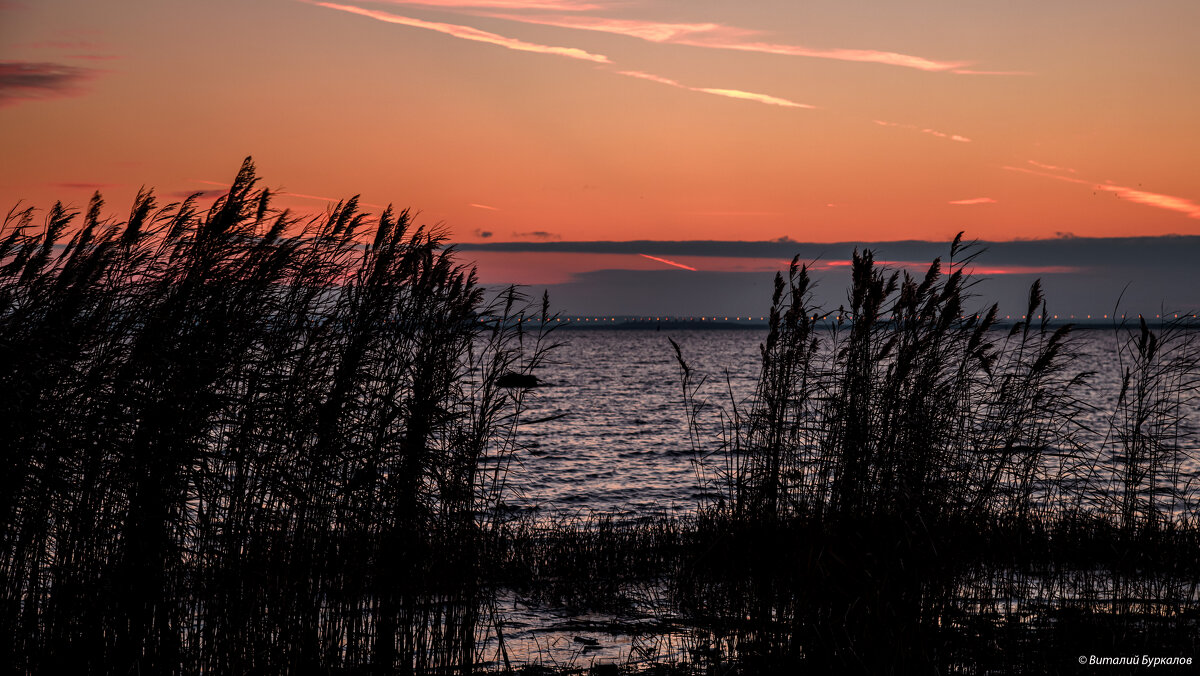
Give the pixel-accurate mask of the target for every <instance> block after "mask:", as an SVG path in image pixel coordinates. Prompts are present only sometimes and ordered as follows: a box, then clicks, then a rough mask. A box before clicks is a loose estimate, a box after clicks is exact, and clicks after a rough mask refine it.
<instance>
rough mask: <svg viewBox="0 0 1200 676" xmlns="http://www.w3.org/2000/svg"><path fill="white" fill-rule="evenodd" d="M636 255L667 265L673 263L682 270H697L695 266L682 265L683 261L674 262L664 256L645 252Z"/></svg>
mask: <svg viewBox="0 0 1200 676" xmlns="http://www.w3.org/2000/svg"><path fill="white" fill-rule="evenodd" d="M638 255H639V256H641V257H642V258H649V259H650V260H652V261H658V262H659V263H666V264H667V265H674V266H675V267H677V268H683V269H684V270H691V271H692V272H697V270H696V268H693V267H691V266H688V265H684V264H683V263H676V262H675V261H672V260H667V259H666V258H659V257H658V256H648V255H646V254H638Z"/></svg>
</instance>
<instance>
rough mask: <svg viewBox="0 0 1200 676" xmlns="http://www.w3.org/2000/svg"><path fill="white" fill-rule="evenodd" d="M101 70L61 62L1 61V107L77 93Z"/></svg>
mask: <svg viewBox="0 0 1200 676" xmlns="http://www.w3.org/2000/svg"><path fill="white" fill-rule="evenodd" d="M97 72H98V71H95V70H92V69H90V68H80V67H77V66H67V65H64V64H61V63H47V62H34V61H0V106H3V105H6V104H9V103H13V102H16V101H29V100H34V99H49V98H55V97H60V96H74V95H77V94H79V93H81V85H82V84H83V83H84V82H86V81H88V80H90V79H91V78H93V77H95V76H96V74H97Z"/></svg>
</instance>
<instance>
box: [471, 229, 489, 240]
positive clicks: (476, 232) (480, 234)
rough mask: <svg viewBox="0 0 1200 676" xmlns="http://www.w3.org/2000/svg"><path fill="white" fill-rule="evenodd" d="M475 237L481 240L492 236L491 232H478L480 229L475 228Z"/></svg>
mask: <svg viewBox="0 0 1200 676" xmlns="http://www.w3.org/2000/svg"><path fill="white" fill-rule="evenodd" d="M475 236H476V237H479V238H481V239H487V238H489V237H491V236H492V231H491V230H480V229H478V228H476V229H475Z"/></svg>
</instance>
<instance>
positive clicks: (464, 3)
mask: <svg viewBox="0 0 1200 676" xmlns="http://www.w3.org/2000/svg"><path fill="white" fill-rule="evenodd" d="M376 1H377V2H379V1H382V2H386V3H387V4H391V5H421V6H425V7H444V8H447V9H467V8H476V7H486V8H488V9H520V10H524V9H532V10H550V11H554V12H586V11H590V10H594V9H604V7H605V5H603V4H596V3H591V2H577V1H576V0H376Z"/></svg>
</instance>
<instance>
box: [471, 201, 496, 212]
mask: <svg viewBox="0 0 1200 676" xmlns="http://www.w3.org/2000/svg"><path fill="white" fill-rule="evenodd" d="M467 206H469V207H475V208H476V209H486V210H487V211H500V208H499V207H489V206H488V205H486V204H476V203H474V202H471V203H470V204H468V205H467Z"/></svg>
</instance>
